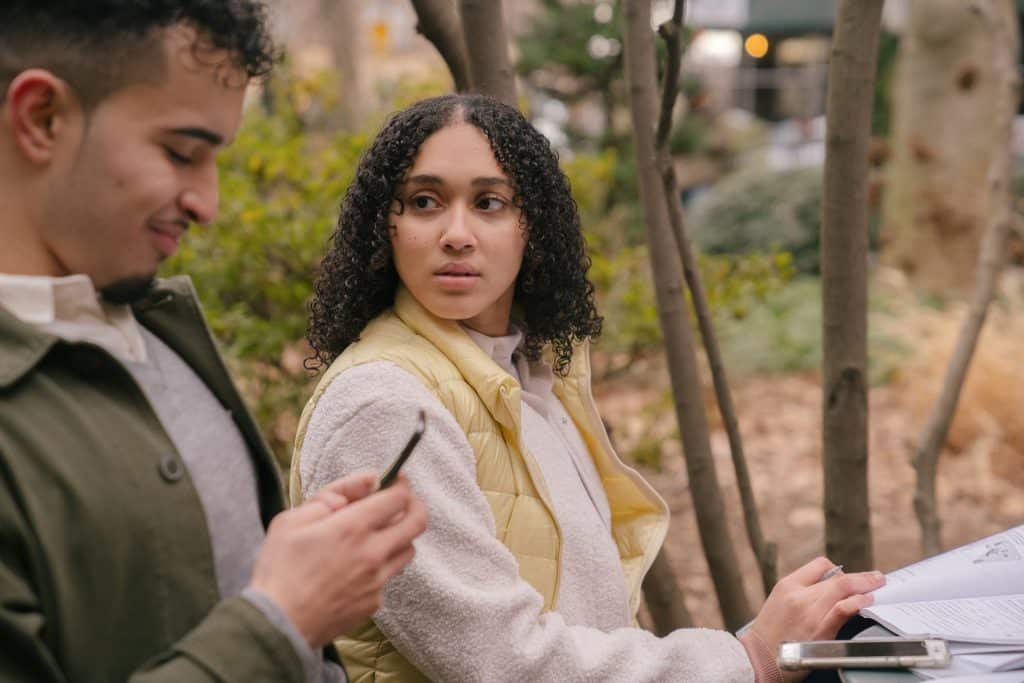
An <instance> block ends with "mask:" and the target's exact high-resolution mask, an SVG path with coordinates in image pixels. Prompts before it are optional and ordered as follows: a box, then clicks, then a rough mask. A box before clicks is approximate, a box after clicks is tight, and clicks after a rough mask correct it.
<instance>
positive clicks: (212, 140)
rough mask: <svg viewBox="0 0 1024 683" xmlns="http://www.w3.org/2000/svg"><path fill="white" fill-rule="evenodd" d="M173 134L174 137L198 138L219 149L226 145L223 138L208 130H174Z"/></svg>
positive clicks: (172, 130)
mask: <svg viewBox="0 0 1024 683" xmlns="http://www.w3.org/2000/svg"><path fill="white" fill-rule="evenodd" d="M171 133H172V134H173V135H183V136H185V137H189V138H198V139H199V140H202V141H203V142H207V143H209V144H211V145H213V146H214V147H219V146H220V145H223V144H224V137H223V136H221V135H218V134H217V133H214V132H213V131H212V130H208V129H206V128H172V129H171Z"/></svg>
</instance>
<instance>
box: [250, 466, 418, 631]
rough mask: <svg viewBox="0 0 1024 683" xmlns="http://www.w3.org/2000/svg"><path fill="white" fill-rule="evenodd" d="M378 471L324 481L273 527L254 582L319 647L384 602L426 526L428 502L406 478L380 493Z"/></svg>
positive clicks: (256, 567)
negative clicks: (387, 585) (386, 587)
mask: <svg viewBox="0 0 1024 683" xmlns="http://www.w3.org/2000/svg"><path fill="white" fill-rule="evenodd" d="M376 481H377V479H376V475H374V474H372V473H364V474H355V475H351V476H348V477H343V478H341V479H338V480H337V481H335V482H333V483H332V484H329V485H328V486H325V487H324V488H323V489H321V490H320V491H319V492H318V493H317V494H316V495H314V496H313V497H311V498H310V499H309V500H307V501H306V502H305V503H303V504H302V505H300V506H299V507H297V508H295V509H292V510H288V511H287V512H282V513H281V514H279V515H278V516H277V517H275V518H274V520H273V521H272V522H271V524H270V528H269V529H268V530H267V540H266V542H265V543H264V545H263V548H262V550H261V551H260V554H259V556H258V557H257V558H256V564H255V567H254V568H253V577H252V582H251V583H250V586H251V587H252V588H255V589H257V590H259V591H262V592H263V593H265V594H266V595H268V596H269V597H270V598H271V599H273V600H274V602H276V603H277V604H278V605H279V606H280V607H281V609H283V610H284V612H285V614H287V615H288V618H289V619H291V621H292V623H293V624H295V626H296V628H298V630H299V632H300V633H301V634H302V635H303V636H305V638H306V640H308V641H309V644H310V646H312V647H313V648H314V649H318V648H320V647H322V646H323V645H325V644H327V643H330V642H331V641H332V640H334V639H335V638H336V637H337V636H339V635H342V634H344V633H346V632H348V631H350V630H352V629H353V628H354V627H356V626H358V625H359V624H360V623H361V622H362V621H363V620H364V619H366V618H367V617H369V616H370V615H372V614H373V613H374V612H376V611H377V609H378V608H379V607H380V602H381V589H382V588H383V587H384V584H385V583H386V582H387V580H388V579H390V578H391V577H392V576H394V575H395V574H396V573H397V572H398V571H399V570H400V569H401V568H402V567H404V566H405V565H406V564H408V563H409V561H410V560H412V557H413V554H414V550H413V546H412V541H413V539H415V538H416V537H417V536H419V535H420V534H421V533H423V530H424V529H425V528H426V521H427V514H426V507H425V506H424V505H423V503H422V502H421V501H420V500H419V499H417V498H416V497H414V496H413V494H412V492H411V490H410V489H409V483H408V481H407V480H406V479H405V478H404V477H402V476H400V477H399V481H398V482H397V483H396V484H395V485H394V486H392V487H390V488H388V489H386V490H383V491H380V492H376V493H375V492H374V489H375V487H376Z"/></svg>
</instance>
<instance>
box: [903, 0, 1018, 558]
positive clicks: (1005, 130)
mask: <svg viewBox="0 0 1024 683" xmlns="http://www.w3.org/2000/svg"><path fill="white" fill-rule="evenodd" d="M978 6H979V7H981V8H982V20H983V24H984V27H985V29H986V31H985V32H986V34H987V35H988V37H989V46H988V49H989V52H990V56H989V57H988V59H986V60H984V61H985V63H986V64H987V65H988V68H990V70H991V74H992V81H993V83H992V88H993V91H994V93H993V94H994V101H993V102H992V103H991V104H992V108H993V110H994V114H995V117H994V119H993V120H992V121H991V124H990V125H989V126H988V127H987V128H986V129H985V130H987V131H988V132H989V133H991V135H992V142H991V149H992V154H991V160H990V162H989V170H988V183H987V192H978V194H979V195H981V196H987V200H988V216H987V223H988V226H987V228H986V230H985V235H984V239H983V240H982V243H981V251H980V256H979V260H978V264H977V270H976V277H975V285H974V293H973V295H972V297H971V302H970V306H969V308H968V311H967V317H966V318H965V319H964V322H963V327H962V328H961V329H960V334H959V335H958V337H957V341H956V348H955V349H954V351H953V355H952V357H951V358H950V362H949V368H948V369H947V371H946V377H945V380H944V381H943V384H942V391H941V393H940V395H939V399H938V401H936V403H935V407H934V408H933V409H932V412H931V414H930V415H929V416H928V422H927V424H926V425H925V427H924V429H923V430H922V432H921V436H920V437H919V439H918V446H917V450H916V452H915V454H914V467H915V469H916V470H917V487H916V489H915V492H914V511H915V513H916V514H917V519H918V523H919V524H920V525H921V546H922V547H921V549H922V552H923V553H924V554H925V555H926V556H927V555H935V554H937V553H939V552H940V551H941V550H942V542H941V537H940V533H939V531H940V525H939V514H938V509H937V506H936V503H935V475H936V471H937V469H938V460H939V453H940V452H941V450H942V445H943V443H945V440H946V435H947V434H948V433H949V425H950V423H951V422H952V420H953V414H954V412H955V411H956V404H957V401H958V400H959V398H960V390H961V388H962V387H963V383H964V379H965V377H966V376H967V369H968V366H969V365H970V362H971V356H972V355H973V354H974V348H975V346H976V344H977V342H978V335H980V334H981V328H982V326H983V325H984V324H985V316H986V314H987V313H988V307H989V304H990V303H991V302H992V297H993V295H994V294H995V290H996V284H997V282H998V279H999V273H1000V271H1001V270H1002V266H1003V262H1004V259H1005V254H1006V241H1007V238H1008V237H1009V234H1010V229H1011V226H1012V224H1013V204H1012V202H1013V197H1012V192H1011V183H1012V159H1011V147H1012V144H1011V141H1012V136H1013V117H1014V114H1016V112H1017V104H1018V102H1019V100H1020V94H1019V89H1020V77H1019V75H1018V67H1017V63H1018V61H1019V55H1020V36H1019V35H1018V28H1017V16H1016V11H1015V8H1014V6H1013V4H1012V3H1011V2H1010V1H1009V0H1007V1H1006V2H1003V1H1000V2H992V3H986V4H984V5H978ZM985 104H986V106H987V105H988V103H985Z"/></svg>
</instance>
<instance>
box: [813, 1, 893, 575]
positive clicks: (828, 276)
mask: <svg viewBox="0 0 1024 683" xmlns="http://www.w3.org/2000/svg"><path fill="white" fill-rule="evenodd" d="M881 16H882V0H840V2H839V5H838V7H837V10H836V24H835V32H834V34H833V38H832V58H831V64H830V65H829V78H828V104H827V113H826V116H827V133H826V156H825V183H824V194H823V198H822V205H823V217H822V227H821V230H822V236H821V266H822V278H821V280H822V308H823V310H822V320H823V328H824V330H823V368H822V381H823V387H822V389H823V397H822V398H823V400H822V418H823V419H822V422H823V429H822V431H823V459H824V469H825V552H826V553H827V554H828V556H829V557H830V558H831V559H832V560H833V561H834V562H836V563H838V564H842V565H844V566H845V567H846V568H847V570H853V571H860V570H863V569H868V568H871V567H872V566H873V564H874V562H873V560H872V553H871V525H870V516H869V509H868V383H867V259H868V223H867V174H868V141H869V136H870V130H871V105H872V101H873V95H874V80H875V65H876V62H877V60H878V36H879V32H880V27H881Z"/></svg>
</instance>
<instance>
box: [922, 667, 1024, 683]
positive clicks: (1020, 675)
mask: <svg viewBox="0 0 1024 683" xmlns="http://www.w3.org/2000/svg"><path fill="white" fill-rule="evenodd" d="M915 673H924V669H918V670H916V671H915ZM942 683H1024V671H1005V672H1001V673H989V674H984V673H983V674H978V673H975V674H966V675H957V676H953V677H951V678H945V677H943V678H942Z"/></svg>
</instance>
